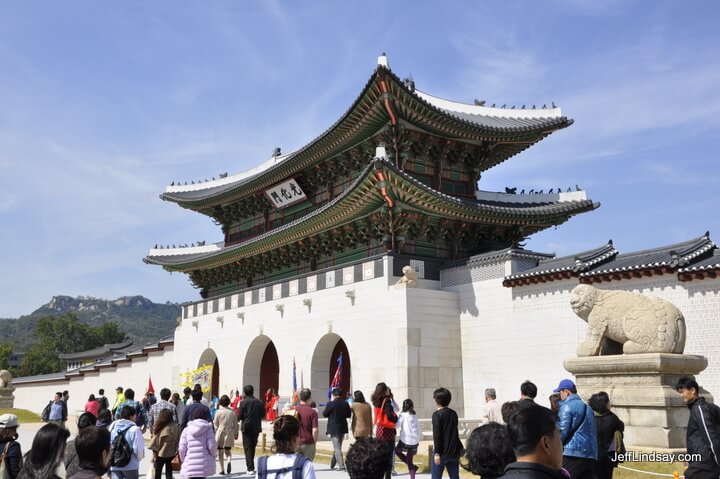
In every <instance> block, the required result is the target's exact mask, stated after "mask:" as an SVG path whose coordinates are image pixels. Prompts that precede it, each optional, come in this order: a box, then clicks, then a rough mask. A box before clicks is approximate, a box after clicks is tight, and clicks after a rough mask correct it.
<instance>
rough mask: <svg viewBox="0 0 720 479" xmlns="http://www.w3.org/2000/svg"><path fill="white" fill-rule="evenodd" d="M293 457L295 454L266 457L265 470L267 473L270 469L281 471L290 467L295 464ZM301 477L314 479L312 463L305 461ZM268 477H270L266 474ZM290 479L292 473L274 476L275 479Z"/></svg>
mask: <svg viewBox="0 0 720 479" xmlns="http://www.w3.org/2000/svg"><path fill="white" fill-rule="evenodd" d="M295 456H296V454H274V455H272V456H268V460H267V468H268V471H270V470H272V469H282V468H283V467H292V466H293V464H294V463H295ZM302 473H303V474H302V477H303V479H315V468H314V467H313V465H312V462H310V461H307V462H306V463H305V466H303V471H302ZM268 477H270V475H269V474H268ZM291 478H292V471H288V472H286V473H284V474H278V475H277V476H275V479H291Z"/></svg>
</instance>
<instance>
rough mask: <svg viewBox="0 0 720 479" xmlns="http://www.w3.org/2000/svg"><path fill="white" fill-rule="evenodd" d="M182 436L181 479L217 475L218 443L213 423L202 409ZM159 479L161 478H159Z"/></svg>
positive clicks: (193, 417) (193, 415) (196, 413)
mask: <svg viewBox="0 0 720 479" xmlns="http://www.w3.org/2000/svg"><path fill="white" fill-rule="evenodd" d="M190 419H191V420H190V421H189V422H188V424H187V427H186V428H185V429H183V432H182V434H181V435H180V448H179V454H180V461H181V462H182V468H181V469H180V477H181V478H193V479H195V478H205V477H208V476H212V475H213V474H215V456H217V442H216V441H215V434H214V433H213V428H212V423H211V422H209V421H208V420H207V417H206V416H205V412H204V411H203V410H202V409H195V411H194V412H193V414H192V416H191V417H190ZM157 479H159V478H157Z"/></svg>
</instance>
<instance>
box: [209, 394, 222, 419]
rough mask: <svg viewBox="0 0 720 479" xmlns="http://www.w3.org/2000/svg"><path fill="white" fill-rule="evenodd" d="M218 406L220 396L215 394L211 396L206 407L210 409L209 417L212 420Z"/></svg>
mask: <svg viewBox="0 0 720 479" xmlns="http://www.w3.org/2000/svg"><path fill="white" fill-rule="evenodd" d="M219 407H220V398H219V397H217V396H213V397H212V399H211V400H210V406H208V408H209V409H210V419H212V420H213V421H214V420H215V414H217V411H218V408H219Z"/></svg>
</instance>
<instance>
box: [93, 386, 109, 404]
mask: <svg viewBox="0 0 720 479" xmlns="http://www.w3.org/2000/svg"><path fill="white" fill-rule="evenodd" d="M95 400H96V401H97V402H98V404H100V409H110V401H108V398H106V397H105V390H104V389H103V388H100V389H98V393H97V396H95Z"/></svg>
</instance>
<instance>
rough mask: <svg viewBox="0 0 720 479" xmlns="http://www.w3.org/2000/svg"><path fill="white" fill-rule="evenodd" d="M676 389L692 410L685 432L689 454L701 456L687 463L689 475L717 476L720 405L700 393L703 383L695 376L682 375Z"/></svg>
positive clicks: (690, 477) (699, 477)
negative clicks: (697, 459)
mask: <svg viewBox="0 0 720 479" xmlns="http://www.w3.org/2000/svg"><path fill="white" fill-rule="evenodd" d="M675 389H676V390H677V392H678V393H680V397H681V398H682V400H683V402H685V405H686V406H687V407H688V409H690V418H689V419H688V425H687V431H686V433H685V434H686V435H685V444H686V447H687V453H688V455H689V456H690V457H699V458H700V460H699V461H691V462H688V463H687V464H686V467H687V469H685V477H687V478H688V479H705V478H717V477H719V476H720V457H719V456H718V454H720V408H718V406H717V405H715V404H711V403H709V402H707V401H705V398H704V397H703V396H700V386H699V385H698V383H697V381H696V380H695V379H693V378H692V377H691V376H682V377H681V378H680V379H679V380H678V382H677V384H676V385H675Z"/></svg>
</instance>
